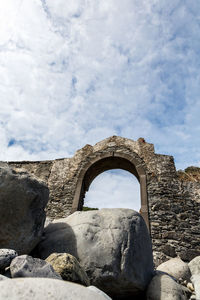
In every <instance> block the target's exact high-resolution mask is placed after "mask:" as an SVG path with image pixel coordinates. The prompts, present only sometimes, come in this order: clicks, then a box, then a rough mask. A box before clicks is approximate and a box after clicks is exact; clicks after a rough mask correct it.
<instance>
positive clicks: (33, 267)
mask: <svg viewBox="0 0 200 300" xmlns="http://www.w3.org/2000/svg"><path fill="white" fill-rule="evenodd" d="M10 273H11V277H12V278H15V277H43V278H54V279H62V277H61V276H60V275H59V274H58V273H56V271H55V270H54V269H53V267H52V265H51V264H49V263H48V262H46V261H45V260H42V259H39V258H33V257H31V256H29V255H20V256H17V257H16V258H14V259H13V260H12V262H11V265H10Z"/></svg>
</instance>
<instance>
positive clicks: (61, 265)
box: [46, 253, 90, 286]
mask: <svg viewBox="0 0 200 300" xmlns="http://www.w3.org/2000/svg"><path fill="white" fill-rule="evenodd" d="M46 261H47V262H48V263H50V264H51V265H52V267H53V268H54V270H55V271H56V272H57V273H58V274H60V276H61V277H62V279H64V280H67V281H72V282H75V283H80V284H83V285H86V286H88V285H89V284H90V280H89V278H88V276H87V274H86V272H85V270H84V269H83V268H82V267H81V265H80V264H79V262H78V261H77V259H76V258H75V257H74V256H73V255H71V254H68V253H52V254H51V255H50V256H49V257H47V258H46Z"/></svg>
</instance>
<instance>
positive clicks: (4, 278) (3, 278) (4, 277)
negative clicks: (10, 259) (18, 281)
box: [0, 274, 10, 281]
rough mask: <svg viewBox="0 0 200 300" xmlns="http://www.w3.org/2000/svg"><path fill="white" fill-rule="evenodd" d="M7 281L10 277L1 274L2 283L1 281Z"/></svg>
mask: <svg viewBox="0 0 200 300" xmlns="http://www.w3.org/2000/svg"><path fill="white" fill-rule="evenodd" d="M6 279H10V278H8V277H6V276H3V275H1V274H0V281H1V280H6Z"/></svg>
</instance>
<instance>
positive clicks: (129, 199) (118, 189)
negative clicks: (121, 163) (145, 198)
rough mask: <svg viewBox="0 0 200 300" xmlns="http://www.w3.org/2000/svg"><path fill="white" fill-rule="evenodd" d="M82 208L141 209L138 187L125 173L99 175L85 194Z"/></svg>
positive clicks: (133, 178)
mask: <svg viewBox="0 0 200 300" xmlns="http://www.w3.org/2000/svg"><path fill="white" fill-rule="evenodd" d="M84 206H89V207H95V208H96V207H97V208H105V207H109V208H115V207H118V208H131V209H134V210H136V211H139V210H140V208H141V200H140V185H139V183H138V181H137V179H136V177H135V176H133V175H132V174H130V173H128V172H127V171H122V170H115V171H114V172H113V171H111V172H110V171H107V172H104V173H102V174H100V175H99V176H98V177H96V178H95V179H94V181H93V182H92V184H91V186H90V189H89V191H88V192H87V193H86V197H85V200H84Z"/></svg>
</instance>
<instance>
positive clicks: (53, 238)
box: [37, 209, 153, 298]
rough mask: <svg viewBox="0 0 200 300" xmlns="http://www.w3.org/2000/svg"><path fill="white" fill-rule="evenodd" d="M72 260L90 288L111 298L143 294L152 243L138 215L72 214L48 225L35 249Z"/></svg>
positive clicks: (118, 212) (129, 212) (150, 268)
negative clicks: (67, 255) (86, 276)
mask: <svg viewBox="0 0 200 300" xmlns="http://www.w3.org/2000/svg"><path fill="white" fill-rule="evenodd" d="M37 252H38V254H39V256H40V257H41V258H43V259H45V258H46V257H48V256H49V255H50V254H51V253H53V252H58V253H60V252H62V253H64V252H67V253H70V254H72V255H73V256H75V257H76V258H77V259H78V260H79V261H80V264H81V265H82V267H83V268H84V269H85V271H86V273H87V275H88V277H89V279H90V282H91V284H93V285H95V286H97V287H98V288H100V289H101V290H103V291H104V292H106V293H107V294H108V295H109V296H111V297H113V298H114V297H118V298H120V297H122V298H123V297H128V296H129V295H134V294H138V293H140V292H142V291H143V290H144V289H145V288H146V287H147V285H148V283H149V281H150V280H151V278H152V276H153V258H152V249H151V240H150V236H149V233H148V229H147V227H146V224H145V222H144V220H143V218H142V217H141V215H140V214H139V213H138V212H136V211H134V210H131V209H101V210H99V211H88V212H75V213H74V214H72V215H70V216H69V217H67V218H64V219H58V220H56V221H54V222H53V223H51V224H49V225H48V226H47V227H46V229H45V232H44V239H43V240H42V241H41V242H40V244H39V245H38V247H37Z"/></svg>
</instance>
